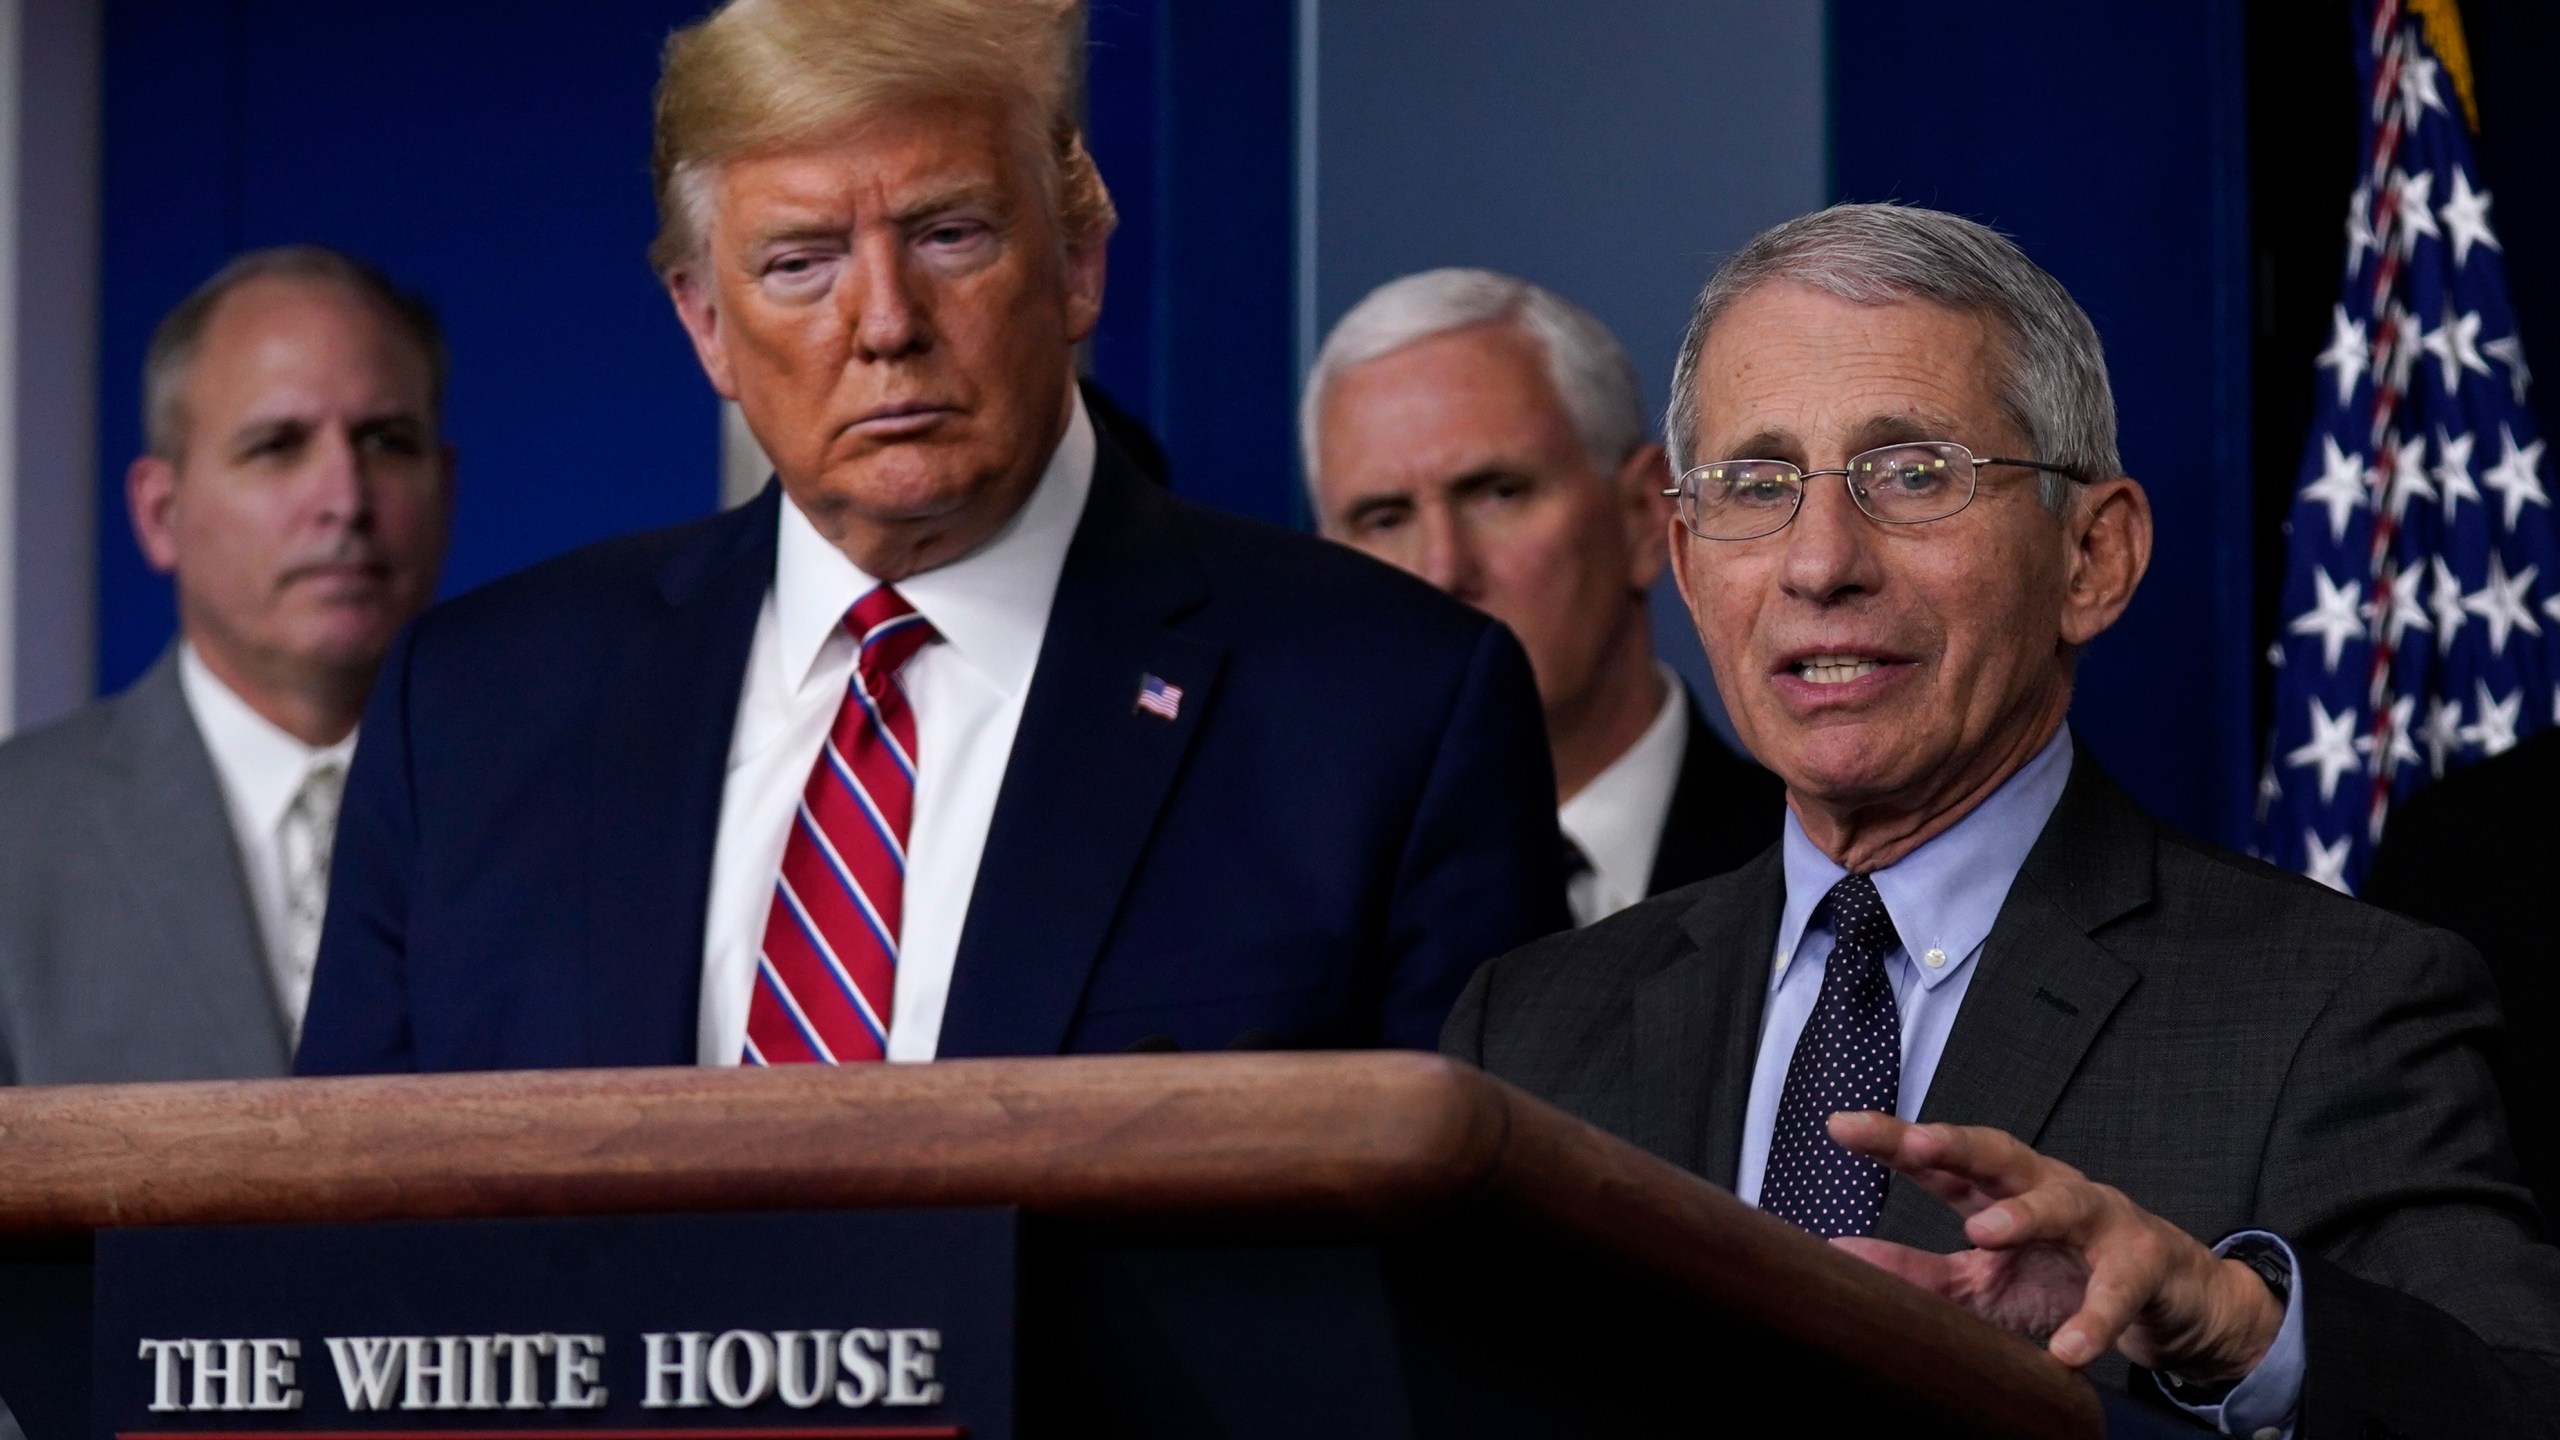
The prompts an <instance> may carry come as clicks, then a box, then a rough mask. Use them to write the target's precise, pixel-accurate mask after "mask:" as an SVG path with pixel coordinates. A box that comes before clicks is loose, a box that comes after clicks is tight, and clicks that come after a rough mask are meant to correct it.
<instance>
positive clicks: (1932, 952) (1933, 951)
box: [1920, 945, 2284, 1440]
mask: <svg viewBox="0 0 2560 1440" xmlns="http://www.w3.org/2000/svg"><path fill="white" fill-rule="evenodd" d="M1920 963H1921V964H1923V965H1926V966H1928V967H1929V968H1930V969H1932V970H1935V969H1938V968H1940V967H1941V966H1943V965H1945V964H1946V963H1947V952H1946V951H1944V950H1941V949H1939V948H1938V947H1937V946H1935V945H1932V946H1930V947H1929V950H1928V953H1927V954H1925V955H1922V956H1921V957H1920ZM2276 1440H2284V1437H2283V1436H2281V1435H2279V1436H2277V1437H2276Z"/></svg>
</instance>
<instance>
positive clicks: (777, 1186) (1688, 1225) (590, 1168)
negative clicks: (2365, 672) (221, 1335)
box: [0, 1054, 2101, 1440]
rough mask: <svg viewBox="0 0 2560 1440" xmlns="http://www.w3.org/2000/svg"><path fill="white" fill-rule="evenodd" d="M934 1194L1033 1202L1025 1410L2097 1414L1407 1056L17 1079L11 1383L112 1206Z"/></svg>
mask: <svg viewBox="0 0 2560 1440" xmlns="http://www.w3.org/2000/svg"><path fill="white" fill-rule="evenodd" d="M945 1207H1007V1208H1009V1209H1011V1210H1014V1211H1018V1213H1019V1216H1020V1221H1019V1224H1020V1234H1021V1237H1022V1239H1021V1249H1020V1271H1019V1273H1020V1290H1019V1299H1018V1305H1017V1308H1016V1311H1015V1315H1016V1317H1017V1320H1018V1326H1017V1329H1016V1330H1015V1332H1014V1333H1015V1339H1014V1342H1013V1343H1014V1345H1015V1346H1016V1350H1017V1354H1018V1365H1017V1367H1016V1369H1015V1372H1014V1378H1013V1381H1012V1383H1013V1386H1014V1389H1015V1396H1016V1400H1015V1405H1014V1410H1013V1413H1014V1414H1015V1415H1016V1416H1017V1417H1018V1419H1017V1422H1016V1424H1017V1428H1018V1429H1019V1431H1020V1433H1022V1434H1024V1435H1026V1436H1041V1435H1086V1434H1095V1435H1104V1434H1107V1435H1113V1436H1133V1437H1134V1436H1146V1435H1184V1436H1208V1435H1233V1436H1248V1435H1265V1434H1269V1435H1317V1434H1320V1435H1325V1436H1327V1440H1352V1437H1357V1436H1368V1435H1377V1436H1415V1437H1422V1436H1444V1435H1445V1436H1462V1435H1463V1436H1471V1437H1472V1436H1479V1435H1510V1434H1517V1435H1524V1436H1525V1435H1558V1434H1575V1435H1581V1434H1588V1435H1612V1436H1635V1435H1655V1434H1670V1433H1698V1434H1705V1433H1718V1432H1722V1431H1725V1430H1728V1429H1736V1428H1740V1429H1749V1430H1759V1429H1765V1428H1775V1427H1777V1426H1780V1425H1784V1426H1787V1427H1788V1428H1795V1429H1801V1428H1803V1427H1804V1426H1805V1425H1806V1424H1808V1423H1809V1424H1811V1425H1813V1426H1815V1427H1816V1428H1818V1429H1819V1430H1822V1431H1826V1432H1827V1431H1830V1430H1832V1429H1835V1428H1836V1429H1839V1430H1842V1431H1846V1430H1847V1429H1848V1428H1849V1427H1850V1426H1851V1425H1853V1424H1854V1425H1859V1426H1863V1427H1874V1428H1867V1429H1863V1430H1862V1431H1861V1432H1860V1433H1867V1434H1876V1435H1893V1436H1896V1437H1899V1436H1902V1435H1906V1434H1940V1433H1945V1434H1966V1435H1983V1436H1998V1437H2029V1436H2036V1437H2090V1436H2096V1435H2097V1434H2099V1433H2100V1428H2101V1421H2100V1407H2099V1404H2098V1402H2097V1399H2096V1397H2095V1395H2094V1393H2093V1391H2092V1390H2091V1389H2090V1387H2089V1386H2088V1385H2087V1384H2086V1383H2084V1382H2083V1381H2081V1380H2080V1379H2078V1378H2077V1377H2075V1376H2073V1375H2071V1374H2069V1373H2068V1372H2067V1371H2065V1370H2064V1369H2063V1368H2062V1367H2060V1366H2059V1365H2057V1364H2055V1363H2053V1362H2052V1361H2051V1360H2050V1359H2048V1358H2047V1357H2046V1356H2044V1355H2043V1354H2042V1353H2040V1352H2039V1351H2037V1350H2036V1349H2034V1348H2033V1347H2031V1346H2028V1345H2026V1344H2024V1343H2022V1342H2020V1341H2017V1340H2015V1339H2012V1338H2010V1337H2008V1336H2006V1335H2003V1334H2000V1333H1999V1332H1997V1331H1995V1330H1993V1329H1991V1328H1990V1327H1988V1326H1986V1325H1983V1324H1981V1323H1980V1322H1978V1321H1976V1320H1974V1319H1973V1318H1971V1317H1970V1316H1968V1315H1966V1314H1964V1313H1962V1312H1961V1311H1959V1310H1957V1309H1956V1308H1955V1307H1953V1306H1950V1305H1948V1304H1946V1303H1944V1302H1941V1301H1939V1300H1937V1299H1936V1298H1934V1297H1932V1296H1929V1295H1926V1294H1923V1293H1921V1292H1920V1291H1918V1290H1915V1289H1913V1288H1910V1287H1908V1286H1906V1285H1903V1284H1902V1283H1900V1282H1898V1281H1895V1280H1893V1279H1891V1278H1889V1277H1887V1276H1885V1275H1883V1274H1881V1273H1879V1272H1876V1271H1873V1270H1871V1269H1869V1268H1868V1267H1866V1266H1864V1265H1862V1264H1860V1263H1858V1262H1857V1261H1856V1260H1854V1259H1852V1258H1851V1257H1849V1256H1846V1255H1843V1254H1840V1253H1838V1252H1836V1251H1834V1250H1832V1249H1831V1248H1829V1247H1828V1246H1825V1245H1823V1244H1821V1243H1819V1242H1817V1241H1815V1240H1812V1239H1811V1238H1809V1237H1807V1236H1805V1235H1803V1234H1801V1233H1799V1232H1798V1231H1796V1230H1794V1229H1793V1228H1791V1227H1789V1226H1787V1225H1785V1224H1783V1223H1780V1222H1778V1221H1775V1220H1772V1219H1769V1218H1768V1217H1766V1216H1763V1215H1761V1214H1759V1213H1758V1212H1757V1211H1754V1210H1752V1209H1750V1208H1749V1207H1747V1206H1745V1205H1743V1204H1742V1203H1741V1202H1739V1201H1737V1200H1736V1199H1735V1198H1734V1197H1733V1196H1732V1195H1730V1194H1728V1193H1727V1192H1725V1191H1722V1190H1719V1189H1717V1188H1715V1187H1713V1186H1711V1185H1708V1184H1706V1183H1705V1182H1703V1181H1700V1180H1698V1179H1697V1178H1695V1177H1693V1176H1691V1175H1688V1174H1686V1173H1685V1172H1682V1171H1680V1170H1678V1169H1676V1168H1675V1167H1672V1166H1670V1165H1667V1164H1665V1163H1663V1162H1661V1161H1659V1160H1657V1159H1655V1158H1653V1157H1652V1156H1650V1155H1647V1154H1645V1153H1643V1152H1641V1151H1639V1150H1637V1149H1636V1148H1634V1147H1633V1146H1630V1145H1628V1144H1626V1143H1624V1142H1621V1141H1619V1140H1617V1139H1615V1138H1613V1137H1611V1136H1608V1135H1604V1134H1602V1133H1600V1132H1599V1131H1597V1130H1594V1129H1592V1128H1591V1127H1589V1126H1587V1125H1584V1124H1582V1123H1581V1122H1579V1121H1576V1120H1574V1119H1572V1118H1570V1117H1568V1116H1566V1115H1565V1114H1563V1113H1562V1112H1560V1111H1558V1110H1556V1109H1554V1108H1552V1107H1550V1106H1548V1105H1545V1104H1543V1103H1541V1102H1539V1101H1536V1100H1534V1099H1531V1098H1530V1097H1528V1096H1527V1095H1525V1094H1523V1093H1521V1092H1520V1091H1518V1090H1515V1089H1513V1088H1512V1087H1510V1086H1508V1085H1505V1084H1503V1083H1501V1082H1499V1081H1496V1080H1494V1079H1491V1078H1490V1077H1488V1076H1486V1075H1484V1074H1482V1073H1480V1072H1478V1071H1475V1070H1473V1069H1471V1068H1468V1067H1466V1066H1463V1065H1459V1064H1455V1063H1452V1062H1448V1061H1444V1060H1441V1059H1437V1058H1434V1057H1429V1056H1423V1055H1410V1054H1363V1055H1294V1054H1292V1055H1277V1054H1275V1055H1231V1056H1199V1057H1192V1056H1128V1057H1111V1058H1095V1059H1057V1060H1008V1061H957V1062H948V1063H941V1064H934V1065H929V1066H866V1067H859V1068H848V1069H844V1070H825V1069H818V1068H814V1067H811V1068H798V1067H793V1068H786V1069H777V1070H768V1071H708V1070H631V1071H610V1072H602V1071H598V1072H554V1073H540V1074H486V1075H460V1076H434V1077H418V1078H410V1077H398V1078H380V1079H356V1080H296V1081H271V1082H236V1083H214V1084H177V1085H150V1086H142V1085H136V1086H114V1087H69V1088H61V1089H28V1090H17V1091H11V1092H7V1093H4V1094H0V1254H5V1257H6V1258H5V1259H4V1260H0V1393H5V1394H6V1395H7V1396H8V1397H9V1399H10V1400H11V1402H12V1404H13V1405H14V1406H15V1407H16V1408H17V1410H18V1411H19V1414H20V1418H21V1421H22V1423H23V1424H24V1426H25V1429H26V1431H27V1433H28V1435H29V1436H30V1437H32V1440H86V1437H87V1436H89V1435H91V1434H92V1433H95V1432H93V1431H92V1429H91V1424H90V1420H89V1417H88V1416H87V1414H86V1413H85V1409H84V1407H83V1406H82V1405H81V1403H80V1397H83V1396H85V1395H87V1394H88V1393H89V1384H90V1381H89V1378H88V1373H87V1372H88V1366H89V1357H90V1355H91V1351H90V1349H89V1344H90V1342H89V1326H90V1323H91V1300H92V1296H91V1270H90V1257H91V1255H92V1254H93V1253H94V1251H93V1247H94V1246H96V1245H97V1243H98V1242H97V1240H96V1237H98V1236H99V1235H100V1234H101V1232H110V1231H119V1230H124V1229H127V1228H129V1227H168V1226H269V1227H271V1226H286V1225H315V1224H345V1223H349V1222H357V1223H363V1224H367V1225H377V1224H381V1223H383V1222H415V1221H452V1220H464V1219H473V1218H492V1217H537V1216H628V1215H639V1214H714V1213H723V1212H750V1211H794V1212H812V1211H819V1212H825V1211H882V1210H898V1211H916V1210H925V1211H931V1210H939V1209H943V1208H945ZM98 1288H99V1289H100V1290H101V1291H103V1290H104V1289H105V1288H106V1285H105V1280H104V1279H103V1277H102V1278H101V1279H100V1280H99V1282H98ZM96 1298H97V1301H98V1303H100V1304H106V1303H108V1302H109V1301H110V1300H111V1299H112V1298H113V1297H111V1296H107V1295H104V1294H100V1295H98V1296H97V1297H96ZM126 1358H127V1359H128V1360H129V1359H130V1358H131V1357H129V1356H128V1357H126ZM75 1370H76V1371H77V1373H76V1374H74V1373H73V1372H74V1371H75ZM1753 1417H1758V1418H1757V1419H1754V1418H1753ZM289 1421H290V1417H287V1420H286V1421H285V1422H279V1423H277V1424H272V1425H269V1426H268V1427H267V1428H266V1429H264V1430H261V1431H259V1432H258V1433H260V1434H276V1433H283V1432H284V1431H285V1430H289V1429H290V1428H291V1426H290V1423H289ZM101 1424H103V1422H101ZM452 1425H453V1427H454V1428H453V1429H451V1430H443V1431H436V1432H433V1433H437V1434H448V1433H458V1431H459V1430H461V1429H467V1428H469V1417H466V1418H465V1419H461V1420H455V1421H453V1422H452ZM1886 1427H1890V1428H1886ZM225 1433H235V1434H236V1433H247V1432H245V1431H243V1430H240V1429H238V1428H237V1427H235V1428H234V1429H233V1430H231V1431H229V1432H225ZM405 1433H409V1434H422V1433H428V1432H423V1431H417V1430H411V1431H408V1432H405ZM614 1433H617V1434H636V1433H638V1432H614ZM718 1433H723V1434H730V1435H742V1434H745V1433H747V1432H744V1431H738V1430H730V1431H724V1432H718ZM758 1433H769V1434H774V1435H781V1434H784V1433H785V1432H783V1431H780V1430H774V1431H768V1432H758ZM796 1433H801V1434H805V1435H815V1434H817V1433H818V1432H815V1431H802V1432H796ZM835 1433H842V1434H851V1433H856V1432H851V1431H845V1432H835ZM860 1433H882V1434H885V1433H890V1432H887V1431H880V1432H860ZM901 1433H906V1432H901ZM912 1433H928V1432H922V1431H918V1432H912ZM930 1433H959V1432H957V1431H950V1432H930Z"/></svg>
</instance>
